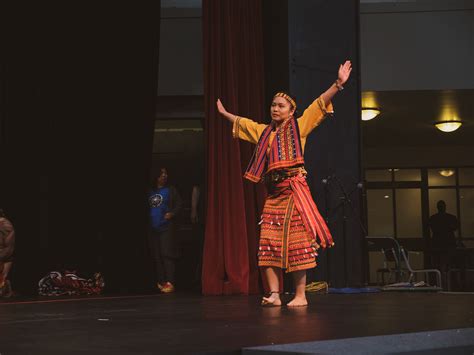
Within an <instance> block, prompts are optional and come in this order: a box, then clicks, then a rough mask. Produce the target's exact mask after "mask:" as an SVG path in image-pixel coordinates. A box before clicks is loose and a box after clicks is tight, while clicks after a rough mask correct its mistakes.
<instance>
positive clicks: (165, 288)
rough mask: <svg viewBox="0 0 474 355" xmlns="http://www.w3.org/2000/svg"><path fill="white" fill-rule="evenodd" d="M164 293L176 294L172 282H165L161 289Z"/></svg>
mask: <svg viewBox="0 0 474 355" xmlns="http://www.w3.org/2000/svg"><path fill="white" fill-rule="evenodd" d="M161 292H163V293H172V292H174V286H173V284H172V283H171V282H165V283H164V284H163V286H162V288H161Z"/></svg>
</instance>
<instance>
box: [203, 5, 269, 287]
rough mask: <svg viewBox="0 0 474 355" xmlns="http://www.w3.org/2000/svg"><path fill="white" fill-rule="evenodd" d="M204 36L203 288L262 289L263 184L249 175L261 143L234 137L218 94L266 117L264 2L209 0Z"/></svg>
mask: <svg viewBox="0 0 474 355" xmlns="http://www.w3.org/2000/svg"><path fill="white" fill-rule="evenodd" d="M203 39H204V95H205V112H206V120H205V129H206V144H207V148H206V149H207V159H208V166H207V175H208V187H209V188H208V207H207V220H206V236H205V243H204V256H203V260H204V261H203V272H202V289H203V293H204V294H207V295H213V294H214V295H217V294H238V293H242V294H247V293H255V292H258V290H259V286H258V285H259V282H258V279H259V277H258V268H257V259H256V254H257V238H258V233H257V226H258V219H257V218H258V216H259V213H260V210H261V208H262V201H263V190H262V186H258V185H254V184H251V183H250V182H246V181H243V178H242V174H243V171H244V170H245V168H246V166H247V163H248V161H249V160H250V156H251V154H252V151H253V148H254V147H253V146H251V145H250V144H249V143H245V142H238V141H237V140H234V139H233V138H232V127H231V124H230V123H229V122H228V121H227V120H225V119H224V118H223V117H221V116H220V115H218V113H217V110H216V100H217V99H218V98H220V99H221V100H222V102H223V104H224V105H225V107H226V109H227V110H228V111H229V112H232V113H235V114H237V115H240V116H245V117H249V118H252V119H254V120H256V121H261V120H262V118H263V117H264V106H263V105H264V72H263V43H262V12H261V2H260V1H256V0H241V1H230V0H204V1H203Z"/></svg>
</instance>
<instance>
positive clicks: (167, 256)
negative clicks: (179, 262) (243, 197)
mask: <svg viewBox="0 0 474 355" xmlns="http://www.w3.org/2000/svg"><path fill="white" fill-rule="evenodd" d="M150 238H151V240H150V242H151V252H152V255H153V259H154V262H155V271H156V279H157V281H158V282H159V283H164V282H167V281H169V282H171V283H172V284H174V283H175V270H176V258H177V254H178V253H177V248H176V240H175V236H174V232H173V228H167V229H165V230H162V231H152V232H151V233H150Z"/></svg>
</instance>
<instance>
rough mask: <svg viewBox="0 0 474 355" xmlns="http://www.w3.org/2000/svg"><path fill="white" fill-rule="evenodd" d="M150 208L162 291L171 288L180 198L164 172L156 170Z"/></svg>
mask: <svg viewBox="0 0 474 355" xmlns="http://www.w3.org/2000/svg"><path fill="white" fill-rule="evenodd" d="M148 204H149V207H150V239H151V240H150V242H151V251H152V255H153V259H154V263H155V271H156V278H157V284H156V286H157V288H158V289H159V290H160V291H161V292H163V293H171V292H174V290H175V287H174V285H175V270H176V259H177V257H178V247H177V240H176V235H175V234H176V217H177V215H178V213H179V211H180V210H181V204H182V203H181V197H180V195H179V193H178V191H177V190H176V188H175V187H174V186H170V185H168V171H167V169H166V168H161V169H160V175H159V176H158V177H157V178H156V179H155V181H154V187H153V189H152V191H150V193H149V196H148Z"/></svg>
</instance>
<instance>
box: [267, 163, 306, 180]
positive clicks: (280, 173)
mask: <svg viewBox="0 0 474 355" xmlns="http://www.w3.org/2000/svg"><path fill="white" fill-rule="evenodd" d="M307 174H308V173H307V172H306V170H305V168H304V167H302V166H300V167H297V168H290V169H280V170H273V171H270V172H269V173H268V174H266V175H265V178H264V179H265V181H266V182H272V183H279V182H282V181H284V180H286V179H288V178H291V177H293V176H298V175H302V176H306V175H307Z"/></svg>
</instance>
